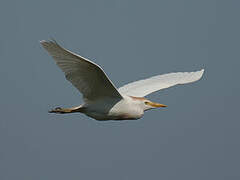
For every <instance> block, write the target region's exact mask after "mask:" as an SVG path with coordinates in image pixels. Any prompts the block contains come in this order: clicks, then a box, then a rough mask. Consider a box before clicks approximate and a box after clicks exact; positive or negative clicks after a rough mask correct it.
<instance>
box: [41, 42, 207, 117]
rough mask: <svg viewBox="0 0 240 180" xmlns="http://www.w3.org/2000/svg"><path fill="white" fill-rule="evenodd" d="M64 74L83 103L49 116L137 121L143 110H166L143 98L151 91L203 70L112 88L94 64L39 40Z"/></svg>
mask: <svg viewBox="0 0 240 180" xmlns="http://www.w3.org/2000/svg"><path fill="white" fill-rule="evenodd" d="M40 43H41V45H42V46H43V47H44V48H45V49H46V50H47V52H48V53H49V54H50V55H51V56H52V57H53V59H54V60H55V62H56V64H57V65H58V66H59V67H60V69H61V70H62V71H63V72H64V74H65V77H66V79H67V80H68V81H70V82H71V83H72V84H73V86H75V87H76V88H77V89H78V90H79V91H80V92H81V93H82V95H83V100H84V104H81V105H79V106H77V107H71V108H61V107H57V108H55V109H53V110H51V111H49V112H50V113H59V114H65V113H76V112H78V113H84V114H85V115H87V116H89V117H92V118H94V119H96V120H102V121H103V120H130V119H133V120H134V119H139V118H141V117H142V116H143V114H144V111H147V110H149V109H153V108H163V107H167V106H166V105H164V104H159V103H155V102H152V101H150V100H148V99H146V98H145V96H146V95H148V94H150V93H153V92H155V91H158V90H161V89H165V88H169V87H171V86H175V85H178V84H186V83H191V82H194V81H197V80H199V79H200V78H201V77H202V75H203V73H204V69H202V70H200V71H196V72H177V73H169V74H163V75H157V76H153V77H150V78H148V79H143V80H139V81H135V82H131V83H129V84H126V85H124V86H122V87H120V88H118V89H117V88H116V87H115V86H114V84H113V83H112V82H111V80H110V79H109V78H108V77H107V75H106V74H105V72H104V71H103V69H102V68H101V67H100V66H99V65H97V64H95V63H94V62H92V61H90V60H88V59H86V58H84V57H82V56H79V55H78V54H75V53H73V52H71V51H69V50H67V49H65V48H63V47H61V46H60V45H59V44H58V43H57V42H56V41H55V40H50V41H45V40H42V41H40Z"/></svg>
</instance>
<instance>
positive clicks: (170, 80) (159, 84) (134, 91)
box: [118, 69, 204, 97]
mask: <svg viewBox="0 0 240 180" xmlns="http://www.w3.org/2000/svg"><path fill="white" fill-rule="evenodd" d="M203 73H204V69H202V70H200V71H196V72H177V73H168V74H162V75H157V76H153V77H151V78H148V79H143V80H139V81H135V82H132V83H129V84H126V85H124V86H122V87H120V88H119V89H118V91H119V92H120V93H121V94H125V95H129V96H137V97H144V96H146V95H148V94H151V93H153V92H155V91H159V90H161V89H165V88H169V87H171V86H175V85H178V84H187V83H192V82H195V81H197V80H199V79H200V78H201V77H202V75H203Z"/></svg>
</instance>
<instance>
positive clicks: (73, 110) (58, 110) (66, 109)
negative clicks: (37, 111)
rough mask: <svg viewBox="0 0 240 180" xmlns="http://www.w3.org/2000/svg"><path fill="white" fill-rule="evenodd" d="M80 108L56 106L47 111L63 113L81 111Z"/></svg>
mask: <svg viewBox="0 0 240 180" xmlns="http://www.w3.org/2000/svg"><path fill="white" fill-rule="evenodd" d="M80 109H81V106H77V107H71V108H61V107H57V108H55V109H52V110H50V111H48V112H49V113H58V114H65V113H74V112H81V111H80Z"/></svg>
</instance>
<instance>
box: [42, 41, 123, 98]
mask: <svg viewBox="0 0 240 180" xmlns="http://www.w3.org/2000/svg"><path fill="white" fill-rule="evenodd" d="M40 43H41V44H42V46H43V47H44V48H45V49H46V50H47V51H48V53H49V54H50V55H51V56H52V57H53V59H54V60H55V62H56V64H57V65H58V66H59V67H60V69H61V70H62V71H63V72H64V73H65V76H66V79H67V80H68V81H70V82H71V83H72V84H73V85H74V86H75V87H76V88H77V89H78V90H79V91H80V92H81V93H82V94H83V97H84V99H87V100H96V99H98V98H103V97H114V98H120V99H121V98H122V96H121V95H120V93H119V92H118V90H117V89H116V88H115V86H114V85H113V83H112V82H111V81H110V79H108V77H107V75H106V74H105V73H104V71H103V69H102V68H101V67H100V66H98V65H97V64H95V63H93V62H91V61H90V60H88V59H86V58H84V57H81V56H79V55H77V54H75V53H73V52H71V51H69V50H66V49H64V48H62V47H61V46H60V45H58V44H57V42H56V41H54V40H52V41H45V40H43V41H40Z"/></svg>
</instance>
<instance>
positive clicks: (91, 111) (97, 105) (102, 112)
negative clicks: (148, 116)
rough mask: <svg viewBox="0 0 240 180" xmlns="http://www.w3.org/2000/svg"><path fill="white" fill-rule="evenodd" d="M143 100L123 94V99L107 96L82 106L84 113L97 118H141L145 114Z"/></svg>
mask: <svg viewBox="0 0 240 180" xmlns="http://www.w3.org/2000/svg"><path fill="white" fill-rule="evenodd" d="M142 106H143V104H142V102H141V101H138V100H135V99H133V98H132V97H129V96H125V95H123V99H121V100H119V101H117V102H116V100H115V99H111V98H105V99H101V100H98V101H95V102H89V103H86V104H84V105H83V106H81V107H82V109H84V110H83V112H84V114H86V115H87V116H90V117H92V118H94V119H97V120H123V119H125V120H126V119H139V118H141V117H142V116H143V114H144V108H143V107H142Z"/></svg>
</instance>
